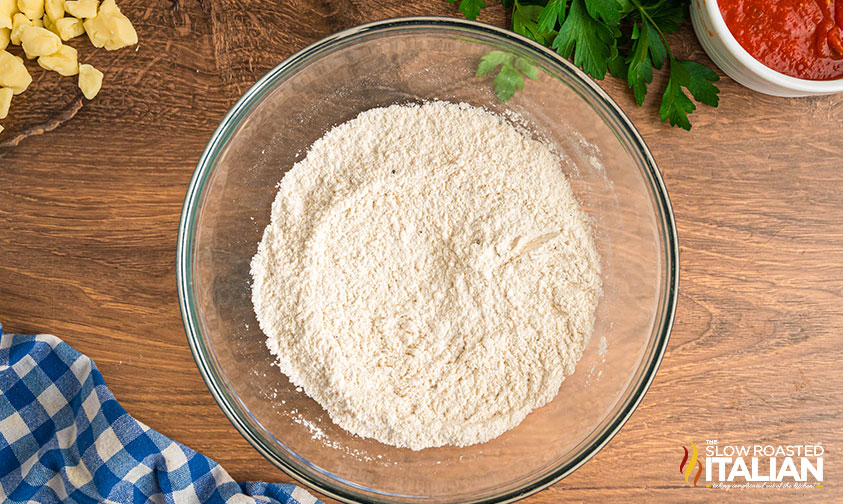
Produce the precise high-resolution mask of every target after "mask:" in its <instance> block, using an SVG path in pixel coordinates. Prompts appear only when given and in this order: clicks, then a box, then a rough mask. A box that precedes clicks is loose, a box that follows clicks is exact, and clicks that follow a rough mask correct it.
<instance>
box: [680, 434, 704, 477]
mask: <svg viewBox="0 0 843 504" xmlns="http://www.w3.org/2000/svg"><path fill="white" fill-rule="evenodd" d="M682 449H683V450H685V456H684V457H683V458H682V462H680V463H679V472H680V473H682V474H684V475H685V483H687V484H689V485H690V484H691V474H692V473H693V472H694V468H695V467H696V468H697V474H696V475H695V476H694V481H693V485H694V486H697V481H699V480H700V475H701V474H702V462H700V459H699V454H700V453H699V451H698V450H697V445H695V444H694V443H691V453H690V457H689V456H688V455H689V454H688V449H687V448H685V447H684V446H683V447H682ZM689 459H690V462H689Z"/></svg>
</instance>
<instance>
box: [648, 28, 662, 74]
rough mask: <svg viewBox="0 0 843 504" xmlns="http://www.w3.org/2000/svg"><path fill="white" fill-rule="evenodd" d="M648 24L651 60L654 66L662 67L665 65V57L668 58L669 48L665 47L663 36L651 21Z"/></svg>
mask: <svg viewBox="0 0 843 504" xmlns="http://www.w3.org/2000/svg"><path fill="white" fill-rule="evenodd" d="M646 25H647V32H648V34H647V37H648V39H649V45H650V48H649V51H650V61H651V62H652V63H653V66H654V67H656V68H661V67H662V65H664V60H665V58H667V50H666V49H665V48H664V44H663V43H662V39H661V37H659V32H657V31H656V29H655V28H653V25H651V24H650V23H646Z"/></svg>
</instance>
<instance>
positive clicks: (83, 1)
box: [64, 0, 97, 19]
mask: <svg viewBox="0 0 843 504" xmlns="http://www.w3.org/2000/svg"><path fill="white" fill-rule="evenodd" d="M64 11H65V12H67V13H68V14H70V15H71V16H73V17H76V18H79V19H82V18H92V17H94V16H96V15H97V0H67V1H66V2H64Z"/></svg>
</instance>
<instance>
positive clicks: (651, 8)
mask: <svg viewBox="0 0 843 504" xmlns="http://www.w3.org/2000/svg"><path fill="white" fill-rule="evenodd" d="M664 2H665V0H659V1H658V2H656V3H654V4H653V5H648V6H646V7H644V6H642V8H643V9H647V10H656V9H658V8H659V7H661V6H662V4H663V3H664Z"/></svg>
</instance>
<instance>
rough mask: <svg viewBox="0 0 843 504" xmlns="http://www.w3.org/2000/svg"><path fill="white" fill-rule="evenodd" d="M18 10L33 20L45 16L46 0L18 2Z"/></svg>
mask: <svg viewBox="0 0 843 504" xmlns="http://www.w3.org/2000/svg"><path fill="white" fill-rule="evenodd" d="M18 10H19V11H21V12H23V14H24V15H25V16H26V17H28V18H29V19H31V20H33V21H34V20H36V19H41V17H42V16H43V15H44V0H18Z"/></svg>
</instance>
